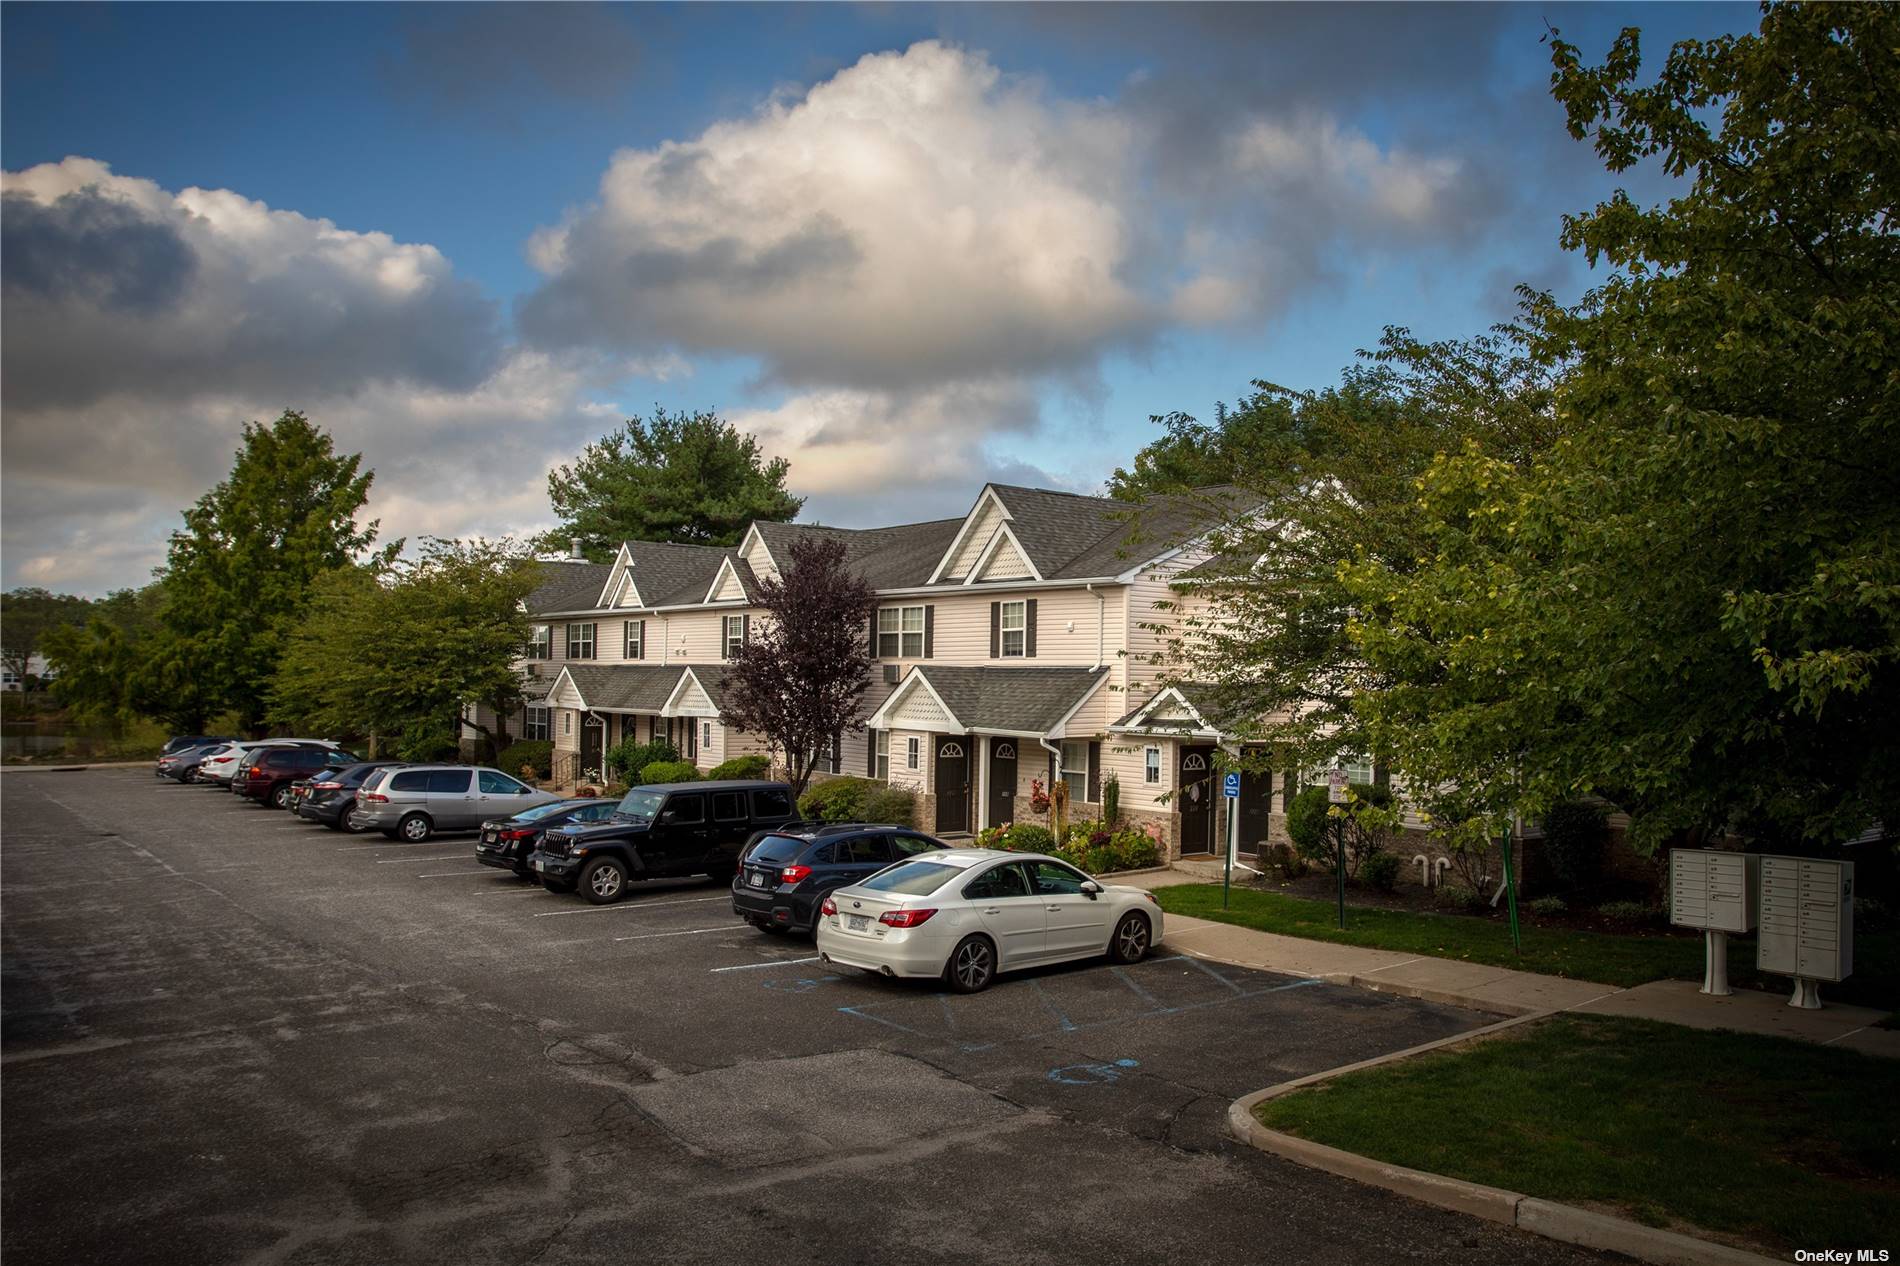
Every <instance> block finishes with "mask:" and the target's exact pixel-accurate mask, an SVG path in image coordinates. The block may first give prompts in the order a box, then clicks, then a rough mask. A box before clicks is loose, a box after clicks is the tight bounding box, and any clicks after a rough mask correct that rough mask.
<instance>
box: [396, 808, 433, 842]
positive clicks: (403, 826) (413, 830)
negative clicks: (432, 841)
mask: <svg viewBox="0 0 1900 1266" xmlns="http://www.w3.org/2000/svg"><path fill="white" fill-rule="evenodd" d="M396 832H397V834H399V835H401V836H402V838H403V839H404V840H406V841H408V842H409V843H411V844H421V843H423V842H424V841H425V840H427V839H428V838H429V837H430V836H431V835H434V834H435V823H433V822H431V821H429V815H428V814H426V813H409V814H404V815H403V819H402V821H400V822H398V823H396Z"/></svg>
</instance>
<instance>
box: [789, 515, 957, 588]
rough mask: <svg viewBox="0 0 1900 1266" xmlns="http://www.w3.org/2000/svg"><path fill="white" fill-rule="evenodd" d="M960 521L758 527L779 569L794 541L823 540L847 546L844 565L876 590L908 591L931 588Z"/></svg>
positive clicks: (938, 520)
mask: <svg viewBox="0 0 1900 1266" xmlns="http://www.w3.org/2000/svg"><path fill="white" fill-rule="evenodd" d="M962 526H963V520H962V519H936V520H933V521H931V522H928V523H902V524H898V525H897V526H895V527H884V528H835V527H824V526H821V525H818V524H813V523H760V524H758V525H757V527H758V529H759V535H760V536H762V537H763V538H764V539H765V548H766V549H768V550H770V551H771V553H772V557H773V559H774V560H775V561H777V562H778V564H779V565H780V566H784V565H785V563H786V559H787V555H788V553H789V550H790V547H791V543H792V542H793V541H794V540H797V539H799V538H801V537H813V536H816V537H823V538H829V539H832V540H838V541H842V542H844V548H845V554H844V561H845V566H847V567H849V568H850V569H851V570H852V571H854V572H856V573H857V574H858V575H859V576H860V577H862V578H863V580H864V582H865V583H866V584H868V585H870V586H871V587H872V588H873V589H908V588H912V587H914V586H918V585H923V584H928V583H929V581H930V573H931V572H932V571H933V570H934V569H935V568H936V566H937V560H938V559H939V558H941V557H943V552H944V551H945V550H946V549H948V548H950V542H951V541H952V540H954V539H955V538H956V535H957V530H958V529H959V528H961V527H962Z"/></svg>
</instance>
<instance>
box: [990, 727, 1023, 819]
mask: <svg viewBox="0 0 1900 1266" xmlns="http://www.w3.org/2000/svg"><path fill="white" fill-rule="evenodd" d="M989 782H990V786H989V795H987V796H985V797H984V799H985V800H987V801H988V802H989V803H988V805H987V806H986V808H987V809H988V813H989V820H988V821H987V822H985V823H984V825H985V826H1001V825H1003V824H1004V823H1005V822H1014V821H1015V820H1016V740H1015V739H1004V738H993V739H991V740H990V771H989Z"/></svg>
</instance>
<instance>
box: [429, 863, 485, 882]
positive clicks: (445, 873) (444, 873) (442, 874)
mask: <svg viewBox="0 0 1900 1266" xmlns="http://www.w3.org/2000/svg"><path fill="white" fill-rule="evenodd" d="M494 873H495V872H494V871H493V870H491V869H490V868H488V867H486V866H484V867H482V868H481V869H480V870H438V871H437V872H435V874H433V875H417V876H416V878H417V879H447V878H448V877H449V876H451V875H492V874H494Z"/></svg>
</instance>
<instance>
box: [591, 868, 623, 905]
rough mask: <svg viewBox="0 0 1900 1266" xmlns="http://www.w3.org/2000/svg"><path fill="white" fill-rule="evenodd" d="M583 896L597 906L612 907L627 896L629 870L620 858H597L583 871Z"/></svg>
mask: <svg viewBox="0 0 1900 1266" xmlns="http://www.w3.org/2000/svg"><path fill="white" fill-rule="evenodd" d="M581 895H582V896H584V897H586V898H587V899H588V901H590V902H592V903H593V904H594V905H597V906H610V905H612V904H613V903H614V902H616V901H618V900H620V899H621V898H622V897H624V896H626V895H627V868H626V867H625V866H624V865H622V864H621V862H620V861H619V859H618V858H613V857H596V858H595V859H594V860H593V861H591V862H588V863H587V865H586V866H585V867H583V868H582V869H581Z"/></svg>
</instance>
